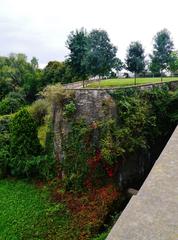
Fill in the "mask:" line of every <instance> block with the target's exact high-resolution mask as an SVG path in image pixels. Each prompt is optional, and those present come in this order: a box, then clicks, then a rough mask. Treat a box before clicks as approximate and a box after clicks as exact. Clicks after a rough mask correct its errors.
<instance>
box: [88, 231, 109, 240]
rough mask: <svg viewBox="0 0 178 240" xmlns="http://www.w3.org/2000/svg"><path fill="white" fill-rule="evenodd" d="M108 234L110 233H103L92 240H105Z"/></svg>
mask: <svg viewBox="0 0 178 240" xmlns="http://www.w3.org/2000/svg"><path fill="white" fill-rule="evenodd" d="M108 233H109V232H103V233H101V234H100V235H98V236H97V237H95V238H92V240H105V239H106V238H107V236H108Z"/></svg>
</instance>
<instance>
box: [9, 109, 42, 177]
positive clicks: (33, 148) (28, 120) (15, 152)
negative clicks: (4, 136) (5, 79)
mask: <svg viewBox="0 0 178 240" xmlns="http://www.w3.org/2000/svg"><path fill="white" fill-rule="evenodd" d="M10 142H11V161H10V167H11V170H12V173H13V174H15V175H29V171H30V170H31V165H33V163H31V161H32V160H31V157H32V156H37V155H40V153H41V147H40V143H39V140H38V137H37V126H36V123H35V121H34V120H33V118H32V117H31V115H30V114H29V112H28V111H27V110H25V109H22V110H21V111H19V112H18V113H16V114H15V116H14V117H13V118H12V120H11V123H10Z"/></svg>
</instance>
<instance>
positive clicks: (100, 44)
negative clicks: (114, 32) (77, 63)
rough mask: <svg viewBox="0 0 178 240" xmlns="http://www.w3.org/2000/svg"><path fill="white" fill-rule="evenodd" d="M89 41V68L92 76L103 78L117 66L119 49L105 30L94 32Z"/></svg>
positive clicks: (87, 62)
mask: <svg viewBox="0 0 178 240" xmlns="http://www.w3.org/2000/svg"><path fill="white" fill-rule="evenodd" d="M88 39H89V51H88V54H87V61H86V64H87V68H88V69H89V73H90V74H91V75H92V76H99V78H100V77H103V76H105V75H107V74H108V73H109V72H110V71H111V69H112V68H113V67H114V66H115V63H116V52H117V48H116V47H115V46H113V45H112V44H111V42H110V39H109V37H108V34H107V32H106V31H104V30H92V31H91V32H90V34H89V37H88Z"/></svg>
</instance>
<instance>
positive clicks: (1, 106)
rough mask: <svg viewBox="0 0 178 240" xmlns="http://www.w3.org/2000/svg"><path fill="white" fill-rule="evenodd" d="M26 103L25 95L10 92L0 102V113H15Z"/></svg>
mask: <svg viewBox="0 0 178 240" xmlns="http://www.w3.org/2000/svg"><path fill="white" fill-rule="evenodd" d="M24 104H25V101H24V99H23V96H22V95H21V94H20V93H16V92H10V93H9V94H8V95H7V96H6V97H5V98H4V99H2V101H1V102H0V114H1V115H4V114H10V113H14V112H16V111H17V110H19V108H21V107H22V106H23V105H24Z"/></svg>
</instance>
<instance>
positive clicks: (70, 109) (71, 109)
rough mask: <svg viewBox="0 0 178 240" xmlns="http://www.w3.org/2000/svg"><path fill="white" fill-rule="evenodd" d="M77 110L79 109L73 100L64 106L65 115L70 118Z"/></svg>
mask: <svg viewBox="0 0 178 240" xmlns="http://www.w3.org/2000/svg"><path fill="white" fill-rule="evenodd" d="M76 110H77V109H76V106H75V103H74V102H73V101H70V102H69V103H68V104H66V105H65V107H64V116H65V117H68V118H70V117H72V115H73V114H74V113H75V112H76Z"/></svg>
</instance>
